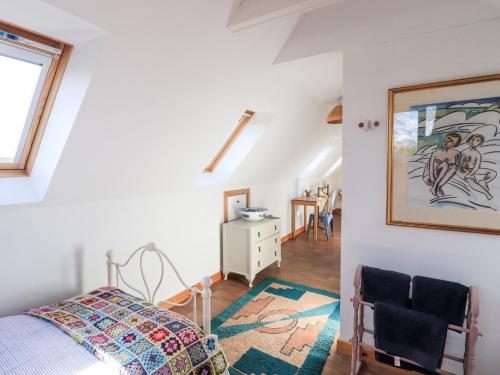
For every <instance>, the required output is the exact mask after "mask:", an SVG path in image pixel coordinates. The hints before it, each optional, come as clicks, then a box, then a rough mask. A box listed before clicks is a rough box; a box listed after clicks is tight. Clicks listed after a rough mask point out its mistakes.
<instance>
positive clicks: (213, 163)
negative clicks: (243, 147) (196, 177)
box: [203, 109, 255, 173]
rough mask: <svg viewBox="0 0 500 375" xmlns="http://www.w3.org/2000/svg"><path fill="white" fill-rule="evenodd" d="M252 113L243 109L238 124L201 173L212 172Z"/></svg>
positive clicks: (253, 113)
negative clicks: (243, 111)
mask: <svg viewBox="0 0 500 375" xmlns="http://www.w3.org/2000/svg"><path fill="white" fill-rule="evenodd" d="M254 115H255V112H254V111H250V110H248V109H247V110H246V111H245V113H243V116H241V118H240V121H239V122H238V125H236V127H235V128H234V130H233V132H232V133H231V135H230V136H229V138H228V139H226V141H225V142H224V144H223V145H222V147H221V148H220V149H219V151H217V154H215V157H214V158H213V160H212V161H211V162H210V164H209V165H207V167H206V168H205V169H204V170H203V173H213V172H214V171H215V168H216V167H217V165H218V164H219V163H220V162H221V160H222V158H223V157H224V155H226V153H227V152H228V151H229V149H230V148H231V145H232V144H233V143H234V142H235V141H236V139H238V136H239V135H240V134H241V132H242V131H243V129H244V128H245V126H246V125H247V124H248V123H249V122H250V120H251V119H252V117H253V116H254Z"/></svg>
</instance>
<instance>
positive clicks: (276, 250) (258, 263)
mask: <svg viewBox="0 0 500 375" xmlns="http://www.w3.org/2000/svg"><path fill="white" fill-rule="evenodd" d="M280 257H281V238H280V234H279V233H277V234H275V235H274V236H271V237H269V238H267V239H265V240H264V241H261V242H258V243H256V244H254V245H253V246H252V266H253V267H255V270H256V271H257V272H258V271H260V270H261V269H263V268H265V267H267V266H268V265H270V264H271V263H273V262H274V261H276V260H278V259H280Z"/></svg>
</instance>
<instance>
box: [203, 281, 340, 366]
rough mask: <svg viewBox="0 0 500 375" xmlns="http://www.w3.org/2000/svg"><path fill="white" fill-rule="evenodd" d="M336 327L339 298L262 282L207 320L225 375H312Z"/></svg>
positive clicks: (321, 363) (302, 287) (287, 283)
mask: <svg viewBox="0 0 500 375" xmlns="http://www.w3.org/2000/svg"><path fill="white" fill-rule="evenodd" d="M339 326H340V295H339V294H337V293H333V292H329V291H326V290H321V289H316V288H311V287H309V286H306V285H301V284H297V283H293V282H290V281H284V280H279V279H275V278H267V279H265V280H264V281H262V282H261V283H260V284H258V285H257V286H255V287H254V288H253V289H252V290H250V291H249V292H248V293H247V294H246V295H244V296H243V297H242V298H240V299H239V300H238V301H236V302H235V303H233V304H232V305H231V306H229V307H228V308H227V309H226V310H225V311H223V312H222V313H221V314H220V315H219V316H217V317H216V318H214V319H213V320H212V329H213V333H214V334H216V335H217V336H218V338H219V343H220V344H221V345H222V347H223V349H224V352H225V354H226V357H227V359H228V361H229V363H230V364H231V366H232V367H231V369H230V374H231V375H242V374H244V375H249V374H259V375H260V374H265V375H274V374H276V375H305V374H307V375H315V374H321V370H322V369H323V366H324V364H325V361H326V359H327V357H328V354H329V352H330V348H331V346H332V344H333V342H334V340H335V338H336V337H337V332H338V330H339Z"/></svg>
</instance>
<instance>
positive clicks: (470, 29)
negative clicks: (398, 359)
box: [341, 20, 500, 375]
mask: <svg viewBox="0 0 500 375" xmlns="http://www.w3.org/2000/svg"><path fill="white" fill-rule="evenodd" d="M499 35H500V21H499V20H495V21H491V22H485V23H481V24H474V25H469V26H464V27H459V28H454V29H449V30H442V31H439V32H435V33H429V34H425V35H421V36H418V37H412V38H410V39H405V40H401V41H394V42H391V43H386V44H381V45H377V46H373V47H370V48H362V49H357V50H352V51H348V52H346V53H345V54H344V58H345V61H344V67H345V70H344V134H343V143H344V154H343V162H344V170H343V174H344V192H345V194H344V201H343V211H342V213H343V214H342V261H341V283H342V300H341V302H342V303H341V306H342V307H341V338H342V339H343V340H348V339H349V338H350V337H351V335H352V322H353V320H352V319H353V310H352V304H351V302H350V301H349V299H350V298H351V297H352V295H353V287H352V283H353V275H354V271H355V268H356V266H357V265H358V264H366V265H371V266H374V267H380V268H385V269H391V270H396V271H400V272H405V273H408V274H410V275H415V274H417V275H424V276H430V277H437V278H442V279H446V280H453V281H457V282H460V283H463V284H465V285H474V286H476V287H478V288H479V293H480V301H481V302H480V304H481V315H480V327H481V331H483V332H484V333H485V336H484V337H481V338H479V341H478V345H477V351H476V358H477V361H476V363H477V366H478V367H477V368H476V373H477V374H485V375H486V374H496V373H498V368H499V365H500V360H499V357H498V353H497V350H496V348H497V346H498V343H499V342H500V330H499V329H498V316H499V315H500V299H499V298H498V285H499V284H500V276H499V272H498V265H499V264H500V248H499V243H500V242H499V241H500V238H499V237H498V236H494V235H486V234H475V233H460V232H450V231H443V230H430V229H419V228H407V227H396V226H388V225H386V224H385V208H386V207H385V205H386V197H385V194H386V153H387V133H386V126H385V125H384V126H383V127H382V128H381V129H378V130H375V131H373V132H363V131H360V130H359V129H358V128H357V126H356V124H357V123H358V122H359V121H362V120H363V119H379V120H380V122H381V124H386V123H387V90H388V89H389V88H392V87H400V86H407V85H413V84H419V83H426V82H433V81H442V80H447V79H458V78H463V77H473V76H477V75H486V74H493V73H498V72H499V67H500V50H499V49H498V48H496V47H494V46H498V42H499ZM422 51H425V53H422ZM360 233H362V235H360ZM462 343H463V335H462V336H460V337H458V338H455V340H451V344H452V345H451V346H450V348H449V350H450V352H451V354H458V355H461V354H462V353H463V345H462ZM447 366H449V365H448V364H447ZM447 369H452V368H451V367H448V368H447ZM452 371H453V369H452ZM458 371H459V372H458V373H459V374H460V373H461V370H459V369H458Z"/></svg>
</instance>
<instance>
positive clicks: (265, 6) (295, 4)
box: [227, 0, 342, 32]
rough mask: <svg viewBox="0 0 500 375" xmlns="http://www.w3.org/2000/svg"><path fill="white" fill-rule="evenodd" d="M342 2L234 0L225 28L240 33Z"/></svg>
mask: <svg viewBox="0 0 500 375" xmlns="http://www.w3.org/2000/svg"><path fill="white" fill-rule="evenodd" d="M339 1H342V0H274V1H269V0H235V2H234V3H233V7H232V10H231V13H230V16H229V21H228V23H227V27H228V28H229V29H230V30H231V31H233V32H236V31H240V30H243V29H247V28H250V27H254V26H257V25H260V24H262V23H265V22H269V21H271V20H273V19H276V18H280V17H284V16H288V15H291V14H302V13H305V12H308V11H311V10H314V9H318V8H322V7H325V6H327V5H331V4H333V3H337V2H339Z"/></svg>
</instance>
